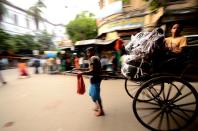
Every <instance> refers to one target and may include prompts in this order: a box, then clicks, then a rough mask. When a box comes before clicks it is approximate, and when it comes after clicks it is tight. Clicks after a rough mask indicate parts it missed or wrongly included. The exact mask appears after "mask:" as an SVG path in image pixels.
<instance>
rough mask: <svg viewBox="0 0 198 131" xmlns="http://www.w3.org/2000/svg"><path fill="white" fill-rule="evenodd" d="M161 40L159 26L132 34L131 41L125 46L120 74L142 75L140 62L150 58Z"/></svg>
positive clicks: (127, 75) (162, 35) (162, 38)
mask: <svg viewBox="0 0 198 131" xmlns="http://www.w3.org/2000/svg"><path fill="white" fill-rule="evenodd" d="M163 40H164V34H163V30H162V29H161V28H156V29H154V30H153V31H152V32H139V33H137V34H136V35H135V36H132V37H131V41H130V42H129V43H128V44H127V45H126V46H125V50H126V52H127V55H126V56H125V58H124V62H123V65H122V68H121V72H122V74H123V75H124V76H125V77H133V78H138V77H141V75H144V71H143V69H142V64H143V63H144V62H145V61H148V60H150V59H152V58H151V57H152V55H153V53H154V52H155V50H157V49H158V48H160V47H159V46H161V45H162V44H163ZM134 63H139V64H138V65H137V64H134Z"/></svg>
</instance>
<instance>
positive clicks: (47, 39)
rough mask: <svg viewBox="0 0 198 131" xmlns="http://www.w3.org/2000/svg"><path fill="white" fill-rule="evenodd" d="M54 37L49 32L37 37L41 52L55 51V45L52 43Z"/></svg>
mask: <svg viewBox="0 0 198 131" xmlns="http://www.w3.org/2000/svg"><path fill="white" fill-rule="evenodd" d="M52 38H53V35H51V34H49V33H47V31H43V32H42V33H40V34H37V35H36V41H37V43H38V44H39V45H40V50H41V51H45V50H54V49H55V45H54V44H53V42H52Z"/></svg>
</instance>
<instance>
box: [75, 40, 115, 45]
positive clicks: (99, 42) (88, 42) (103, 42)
mask: <svg viewBox="0 0 198 131" xmlns="http://www.w3.org/2000/svg"><path fill="white" fill-rule="evenodd" d="M115 40H116V39H113V40H100V39H90V40H82V41H77V42H76V43H75V46H83V45H108V44H111V43H113V42H114V41H115Z"/></svg>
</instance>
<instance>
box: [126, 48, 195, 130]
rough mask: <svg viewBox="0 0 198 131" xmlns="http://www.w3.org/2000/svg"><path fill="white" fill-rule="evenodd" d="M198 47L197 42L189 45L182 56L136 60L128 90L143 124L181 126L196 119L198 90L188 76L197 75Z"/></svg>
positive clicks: (155, 127)
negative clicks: (197, 54)
mask: <svg viewBox="0 0 198 131" xmlns="http://www.w3.org/2000/svg"><path fill="white" fill-rule="evenodd" d="M197 51H198V45H189V46H186V47H184V49H183V53H181V55H180V56H179V57H175V58H169V59H166V60H160V59H158V60H157V62H155V60H153V58H154V57H152V60H150V61H144V62H143V61H142V60H143V59H141V61H139V63H138V62H137V63H138V64H137V63H136V61H135V62H134V61H133V65H135V67H136V68H135V73H133V74H132V75H130V74H128V76H126V79H125V90H126V92H127V94H128V95H129V96H130V97H131V98H133V103H132V108H133V112H134V114H135V117H136V118H137V120H138V121H139V122H140V123H141V124H142V125H143V126H144V127H146V128H148V129H150V130H158V131H159V130H162V131H164V130H168V131H169V130H181V129H183V128H185V127H187V126H188V125H190V124H191V123H192V122H193V121H194V120H195V119H196V116H197V114H198V93H197V91H196V89H195V88H194V87H193V86H192V85H191V83H190V82H191V81H192V78H190V77H189V76H195V78H196V77H197V76H198V74H196V70H197V69H198V65H197V64H196V63H198V57H197V56H196V52H197ZM158 53H159V52H158ZM158 58H159V56H158ZM133 72H134V70H133ZM193 73H194V74H193Z"/></svg>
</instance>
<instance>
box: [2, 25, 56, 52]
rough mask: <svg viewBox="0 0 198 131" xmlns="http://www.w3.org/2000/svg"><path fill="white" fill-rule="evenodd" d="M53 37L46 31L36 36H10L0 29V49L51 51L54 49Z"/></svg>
mask: <svg viewBox="0 0 198 131" xmlns="http://www.w3.org/2000/svg"><path fill="white" fill-rule="evenodd" d="M52 38H53V36H52V35H50V34H48V33H47V32H46V31H44V32H42V33H40V34H37V35H36V36H33V35H29V34H24V35H10V34H8V33H6V32H4V31H3V30H2V29H0V41H1V44H0V49H1V50H14V51H15V52H17V51H20V50H40V51H44V50H53V49H54V48H55V46H54V44H53V42H52Z"/></svg>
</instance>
